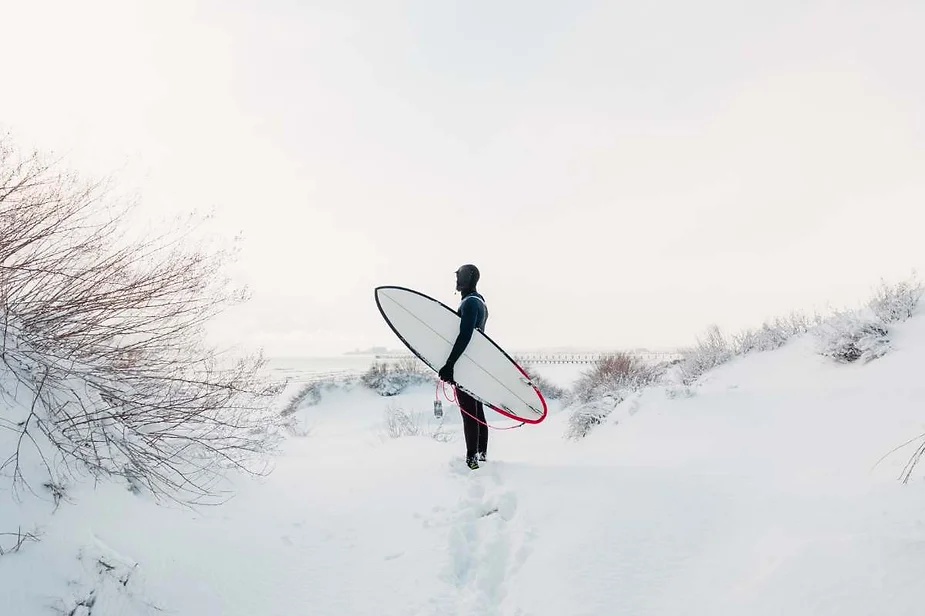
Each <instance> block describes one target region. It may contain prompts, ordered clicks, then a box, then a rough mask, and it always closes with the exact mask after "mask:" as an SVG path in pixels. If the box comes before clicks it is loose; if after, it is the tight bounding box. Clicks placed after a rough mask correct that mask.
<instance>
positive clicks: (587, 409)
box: [565, 389, 632, 440]
mask: <svg viewBox="0 0 925 616" xmlns="http://www.w3.org/2000/svg"><path fill="white" fill-rule="evenodd" d="M631 393H632V391H631V390H628V389H623V390H613V391H610V392H608V393H606V394H603V395H601V396H600V397H597V398H593V399H591V400H588V401H586V402H578V403H577V404H576V405H574V406H573V407H572V408H571V411H570V413H569V418H568V427H567V428H566V431H565V438H568V439H572V440H578V439H582V438H584V437H586V436H588V434H589V433H590V432H591V430H593V429H594V427H595V426H599V425H600V424H602V423H604V420H605V419H606V418H607V416H608V415H610V414H611V413H613V411H614V409H615V408H616V407H617V405H619V404H620V403H621V402H623V400H625V399H626V397H627V396H629V395H630V394H631Z"/></svg>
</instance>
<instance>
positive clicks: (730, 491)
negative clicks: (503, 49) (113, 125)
mask: <svg viewBox="0 0 925 616" xmlns="http://www.w3.org/2000/svg"><path fill="white" fill-rule="evenodd" d="M892 343H893V350H892V351H891V352H890V353H888V354H887V355H886V356H884V357H882V358H880V359H877V360H875V361H873V362H871V363H869V364H866V365H838V364H835V363H833V362H831V361H830V360H828V359H825V358H823V357H821V356H819V355H817V354H815V353H814V352H813V349H812V339H811V338H810V337H800V338H796V339H794V340H792V341H791V342H790V343H789V344H787V345H785V346H784V347H783V348H781V349H779V350H777V351H773V352H768V353H761V354H754V355H750V356H747V357H744V358H738V359H735V360H733V361H732V362H730V363H728V364H726V365H724V366H722V367H720V368H718V369H716V370H714V371H712V372H709V373H707V374H706V375H705V376H704V377H703V378H702V379H701V380H700V381H699V385H698V386H696V387H694V388H693V395H691V396H689V397H685V396H680V397H679V396H676V395H670V392H669V391H668V390H666V389H664V388H655V389H650V390H647V391H646V392H645V393H643V394H641V395H637V396H634V397H631V398H630V399H628V400H626V401H625V402H624V403H623V404H622V405H621V406H620V407H619V408H618V409H617V410H616V411H615V412H614V413H613V414H612V415H610V416H609V417H608V419H607V421H606V423H605V424H604V425H601V426H598V427H597V428H596V429H595V430H594V431H593V432H592V433H591V434H590V436H588V437H587V438H585V439H583V440H581V441H569V440H565V439H564V438H563V435H564V434H565V431H566V425H567V414H566V413H564V412H562V411H561V408H560V406H559V405H558V404H555V403H553V404H552V405H551V414H550V416H549V418H548V419H547V421H545V422H544V423H542V424H540V425H538V426H525V427H523V428H518V429H515V430H508V431H493V432H492V433H491V443H490V447H489V458H490V459H489V462H487V463H485V464H484V465H483V467H482V468H481V469H479V470H478V471H474V472H472V471H469V470H468V469H467V468H466V467H465V466H464V465H463V463H462V455H461V454H462V453H463V444H462V440H461V434H460V425H459V424H460V422H459V417H458V412H457V411H456V410H455V408H453V407H450V405H449V404H445V405H444V406H445V408H447V411H448V412H447V415H446V417H445V419H444V420H443V425H442V429H441V430H442V433H443V434H445V435H446V438H447V439H448V440H438V439H434V438H432V437H431V436H429V435H428V433H432V432H434V431H435V430H436V429H437V428H438V427H440V426H439V423H440V422H439V421H438V420H436V419H434V418H433V416H432V412H431V410H432V400H433V397H434V390H433V389H431V388H429V387H420V388H417V389H414V390H413V391H410V392H407V393H404V394H401V395H399V396H395V397H393V398H383V397H380V396H378V395H376V394H374V393H373V392H370V391H367V390H365V389H362V388H355V389H353V390H351V391H333V392H328V393H326V394H325V396H324V398H323V399H322V401H321V403H319V404H317V405H315V406H307V407H304V408H302V409H301V410H299V411H298V413H297V419H298V423H299V430H298V431H299V433H300V434H301V436H293V437H292V438H290V439H289V440H288V441H287V442H286V443H285V444H284V452H283V455H282V456H281V457H280V458H279V459H278V461H277V464H276V467H275V469H274V471H273V472H272V473H271V474H269V475H268V476H266V477H264V478H261V479H252V478H246V477H239V478H236V479H235V483H236V495H235V497H234V498H233V499H231V500H230V501H229V502H227V503H226V504H223V505H221V506H216V507H209V508H204V509H201V510H197V511H189V510H185V509H182V508H180V507H167V506H164V505H156V504H154V503H152V502H151V501H150V500H149V499H147V498H145V497H142V496H137V495H134V494H132V493H131V492H129V491H128V490H127V489H125V488H124V487H123V486H119V485H114V484H100V485H98V486H96V487H93V486H89V485H85V486H82V487H80V488H78V489H74V490H72V492H71V494H70V502H66V503H62V504H61V506H60V507H59V508H58V510H57V511H56V512H55V513H54V514H51V513H50V511H51V507H50V506H48V505H47V504H44V503H39V502H38V501H36V499H34V498H25V499H24V500H23V502H22V503H21V504H19V503H17V502H16V501H14V500H13V499H12V498H11V495H10V493H9V491H8V490H7V486H6V485H4V486H3V490H4V491H3V492H0V532H9V531H11V530H15V529H16V527H18V526H20V525H21V526H22V528H23V530H27V531H28V530H32V529H33V524H36V523H37V524H38V525H39V526H40V528H39V529H38V531H39V532H41V535H42V540H41V541H40V542H30V543H28V544H26V545H24V546H23V548H22V549H21V550H20V551H19V552H17V553H14V554H7V555H5V556H0V614H3V615H4V616H6V615H7V614H9V615H11V616H13V615H15V616H38V615H40V614H54V613H64V614H73V615H75V616H82V615H89V614H93V615H94V616H123V615H136V614H160V613H167V614H180V615H192V616H207V615H222V616H224V615H228V616H238V615H240V616H245V615H246V616H255V615H260V616H274V615H279V616H283V615H286V616H289V615H292V614H306V615H308V614H310V615H312V616H314V615H332V616H352V615H372V614H375V615H382V616H386V615H409V616H415V615H420V616H424V615H451V614H452V615H460V616H462V615H466V616H468V615H486V616H492V615H497V616H545V615H550V616H563V615H569V616H591V615H595V616H597V615H602V616H603V615H607V616H609V615H611V614H627V615H633V616H644V615H666V616H667V615H672V616H673V615H682V614H683V615H685V616H694V615H709V616H717V615H727V614H728V615H743V616H761V615H768V616H770V615H774V616H782V615H786V616H798V615H813V616H821V615H829V614H831V615H839V616H860V615H874V614H877V615H881V614H882V615H887V614H889V615H891V616H898V615H906V614H908V615H913V614H914V615H920V614H923V613H925V586H923V585H922V583H921V574H922V572H923V571H925V483H923V482H922V481H921V480H919V479H918V478H919V477H921V476H922V474H923V473H925V469H923V473H919V474H917V475H915V476H914V477H915V480H913V481H912V482H910V483H909V484H907V485H903V484H902V483H900V482H899V481H897V477H898V476H899V474H900V472H901V470H902V468H903V466H904V465H905V463H906V461H907V459H908V457H909V455H910V454H911V452H912V451H911V448H912V447H914V446H915V444H913V445H910V446H909V447H907V448H905V449H902V450H900V451H899V452H897V453H895V454H893V455H891V456H888V457H887V458H886V459H885V460H883V461H882V462H880V464H879V465H878V464H877V462H878V460H879V459H880V458H881V457H882V456H883V455H884V454H886V453H887V452H888V451H890V450H891V449H893V448H894V447H895V446H896V445H899V444H901V443H903V442H905V441H907V440H908V439H910V438H912V437H914V436H916V435H919V434H921V433H923V432H925V411H923V407H922V403H921V402H922V400H925V380H923V379H922V378H921V370H922V366H925V316H917V317H915V318H913V319H911V320H909V321H908V322H906V323H904V324H901V325H897V326H896V327H895V330H894V334H893V336H892ZM538 370H539V372H540V373H541V374H543V373H544V371H543V369H542V367H539V368H538ZM575 376H576V374H575V373H574V372H573V373H571V374H567V373H565V372H563V373H562V374H556V375H555V376H554V377H553V378H554V380H555V381H556V382H560V383H561V382H562V381H564V380H568V379H569V378H574V377H575ZM389 407H393V408H398V407H400V408H404V409H406V410H409V411H412V412H416V413H419V417H420V425H421V427H422V430H423V432H424V434H422V435H419V436H405V437H401V438H390V437H389V436H387V435H386V433H385V413H386V410H387V409H388V408H389ZM494 423H495V424H496V425H498V426H501V427H504V426H509V425H511V423H510V422H508V421H507V420H504V419H503V418H501V417H496V418H495V421H494ZM0 545H3V544H0ZM56 610H57V612H56ZM161 610H163V611H161Z"/></svg>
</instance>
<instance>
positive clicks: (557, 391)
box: [523, 366, 568, 400]
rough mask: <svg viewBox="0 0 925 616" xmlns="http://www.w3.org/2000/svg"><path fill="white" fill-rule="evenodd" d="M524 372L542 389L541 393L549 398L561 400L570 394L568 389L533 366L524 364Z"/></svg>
mask: <svg viewBox="0 0 925 616" xmlns="http://www.w3.org/2000/svg"><path fill="white" fill-rule="evenodd" d="M523 369H524V372H526V373H527V376H528V377H529V378H530V380H531V381H532V382H533V384H534V385H535V386H536V388H537V389H539V390H540V393H541V394H543V397H545V398H547V399H548V400H559V399H561V398H564V397H566V396H567V395H568V390H567V389H565V388H563V387H559V386H558V385H556V384H555V383H553V382H552V381H550V380H548V379H547V378H546V377H544V376H543V375H542V374H540V373H539V372H537V371H536V368H534V367H532V366H523Z"/></svg>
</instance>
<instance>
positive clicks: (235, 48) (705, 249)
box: [0, 0, 925, 355]
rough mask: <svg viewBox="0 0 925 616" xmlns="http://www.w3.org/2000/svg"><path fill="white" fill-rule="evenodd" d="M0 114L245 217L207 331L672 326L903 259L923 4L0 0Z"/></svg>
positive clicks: (915, 168)
mask: <svg viewBox="0 0 925 616" xmlns="http://www.w3.org/2000/svg"><path fill="white" fill-rule="evenodd" d="M0 23H2V24H3V34H2V35H0V57H2V58H3V81H2V82H0V125H2V127H3V128H5V129H7V130H11V131H13V133H14V136H15V137H16V139H17V141H18V142H19V143H20V144H21V145H23V146H31V145H38V146H39V147H42V148H48V149H54V150H55V151H57V152H62V153H65V154H67V155H68V160H69V162H71V163H72V164H73V165H75V166H78V167H79V168H81V169H85V170H87V171H89V172H92V173H96V174H108V173H116V174H117V176H118V177H119V178H121V180H120V181H121V182H122V186H123V187H124V188H125V189H126V190H132V191H136V192H138V193H139V194H140V195H141V196H142V199H143V202H144V205H145V207H147V208H150V209H151V210H152V211H154V210H162V211H181V212H182V211H189V210H192V209H197V210H202V209H206V210H208V209H211V208H214V209H215V211H216V213H217V215H218V224H219V227H218V228H219V229H221V230H223V231H224V232H227V233H228V234H229V235H231V234H234V233H237V232H238V231H242V232H243V235H244V237H245V240H246V242H245V244H244V253H243V255H242V256H241V259H240V260H239V262H238V264H237V265H236V266H235V269H234V273H235V276H236V277H237V278H238V279H239V280H241V281H242V282H246V283H248V284H249V285H250V286H251V288H252V290H253V293H254V296H255V297H254V299H253V300H252V301H251V302H250V303H249V304H248V305H247V306H246V307H243V308H240V309H236V310H235V311H233V312H231V313H229V314H228V315H227V318H225V319H223V320H222V321H221V322H220V323H218V324H216V328H215V330H214V333H215V335H216V336H217V337H218V338H220V339H222V340H223V341H225V342H232V343H240V344H244V345H252V344H254V345H263V346H265V347H266V350H267V351H268V353H270V354H286V355H318V354H327V353H337V352H341V351H344V350H350V349H352V348H354V347H358V346H363V347H365V346H368V345H373V344H383V345H387V346H390V347H398V346H400V343H399V342H398V340H397V339H395V338H394V336H393V334H392V333H391V332H390V331H389V330H388V328H387V327H386V325H385V323H384V322H383V321H382V319H381V317H380V316H379V313H378V311H377V310H376V307H375V303H374V300H373V288H374V287H375V286H376V285H379V284H401V285H405V286H410V287H413V288H417V289H419V290H421V291H424V292H426V293H429V294H432V295H434V296H435V297H437V298H438V299H441V300H443V301H445V302H446V303H449V304H450V305H455V303H456V301H457V298H456V297H455V296H454V293H453V285H454V279H453V271H454V270H455V269H456V268H457V267H458V266H459V265H460V264H462V263H464V262H474V263H476V264H477V265H478V266H479V267H480V268H481V270H482V284H481V285H480V287H481V290H482V292H483V293H484V294H485V295H486V298H487V300H488V303H489V307H490V310H491V320H490V321H489V326H488V327H489V329H488V333H489V335H491V336H492V337H493V338H495V339H496V340H497V341H498V342H499V343H501V344H502V345H503V346H505V347H507V348H510V349H518V348H533V347H541V346H556V345H572V346H595V347H609V348H618V347H630V346H637V345H647V346H670V345H677V344H687V343H689V342H691V341H693V340H694V338H695V337H696V336H697V335H698V334H700V333H701V332H702V331H703V329H704V328H705V327H706V326H708V325H709V324H711V323H717V324H719V325H720V326H723V327H725V328H730V329H737V328H739V327H744V326H751V325H757V324H759V323H760V322H761V321H762V320H763V319H764V318H767V317H772V316H776V315H779V314H783V313H787V312H789V311H790V310H791V309H807V308H810V309H811V308H813V307H824V306H825V305H826V304H827V303H829V302H830V303H831V304H832V305H835V306H840V305H843V304H853V303H856V302H858V301H860V300H861V299H862V298H864V297H865V296H866V294H867V292H868V291H869V289H870V288H871V287H872V286H873V285H874V284H876V283H877V282H878V280H879V278H880V277H886V278H888V279H896V278H899V277H902V276H904V275H906V274H908V273H910V272H911V270H912V269H913V268H920V269H925V267H923V266H925V249H923V238H925V232H923V229H922V227H923V223H925V214H923V204H925V201H923V197H925V71H923V70H922V59H923V58H925V37H923V36H922V32H925V3H922V2H917V1H916V2H899V1H893V2H882V1H870V2H861V1H853V2H852V1H843V2H835V1H830V2H812V3H810V2H805V1H802V0H800V1H794V0H778V1H767V2H761V3H758V2H741V1H736V0H727V1H725V2H718V1H714V0H710V1H706V2H697V3H694V2H687V1H681V0H673V1H670V2H669V1H664V2H647V3H642V2H638V3H629V2H577V1H576V2H549V1H547V2H537V1H533V2H526V1H522V2H484V1H474V0H473V1H469V2H454V3H447V2H435V1H429V2H425V1H417V2H366V3H357V2H345V1H340V2H333V1H330V2H303V1H297V0H288V1H266V2H259V3H258V2H244V1H242V0H232V1H224V2H219V1H218V0H213V1H209V2H199V1H196V2H194V1H192V0H182V1H180V0H172V1H165V2H140V1H137V0H108V1H99V0H94V1H90V0H88V1H86V2H79V3H77V2H50V1H43V0H34V1H31V2H19V1H12V0H0Z"/></svg>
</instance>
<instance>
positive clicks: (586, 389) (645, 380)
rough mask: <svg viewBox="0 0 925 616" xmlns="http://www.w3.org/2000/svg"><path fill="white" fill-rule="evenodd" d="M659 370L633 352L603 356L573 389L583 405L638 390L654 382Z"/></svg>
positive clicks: (580, 378)
mask: <svg viewBox="0 0 925 616" xmlns="http://www.w3.org/2000/svg"><path fill="white" fill-rule="evenodd" d="M656 378H657V371H656V370H655V369H654V367H653V366H650V365H648V364H646V363H645V362H643V361H642V360H640V359H639V358H637V357H636V356H634V355H631V354H629V353H611V354H607V355H604V356H602V357H601V358H600V359H599V360H598V361H597V362H595V364H594V366H593V367H592V368H591V370H588V371H586V372H584V373H583V374H582V375H581V376H580V377H579V378H578V380H577V381H576V382H575V385H574V386H573V388H572V394H573V396H574V397H575V399H577V401H579V402H581V403H585V402H590V401H591V400H593V399H595V398H598V397H601V396H602V395H605V394H608V393H611V392H614V391H620V390H629V391H635V390H637V389H639V388H641V387H645V386H646V385H649V384H651V383H653V382H654V381H655V380H656Z"/></svg>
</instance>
